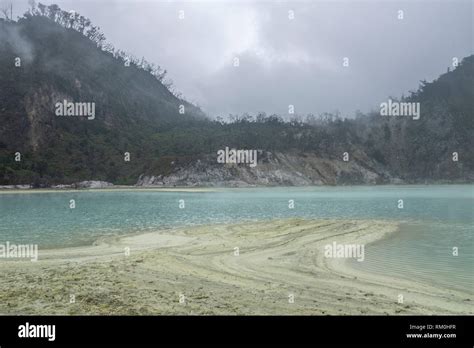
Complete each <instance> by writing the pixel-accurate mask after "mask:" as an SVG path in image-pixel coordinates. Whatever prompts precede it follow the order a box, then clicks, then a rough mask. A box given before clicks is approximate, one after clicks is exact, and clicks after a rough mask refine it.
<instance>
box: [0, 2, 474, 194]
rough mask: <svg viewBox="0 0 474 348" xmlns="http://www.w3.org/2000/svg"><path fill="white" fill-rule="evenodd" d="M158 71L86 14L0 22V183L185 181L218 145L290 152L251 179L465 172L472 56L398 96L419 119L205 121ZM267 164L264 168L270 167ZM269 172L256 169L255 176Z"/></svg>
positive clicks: (53, 12) (52, 10)
mask: <svg viewBox="0 0 474 348" xmlns="http://www.w3.org/2000/svg"><path fill="white" fill-rule="evenodd" d="M18 58H20V65H19V66H18V62H19V61H18ZM165 75H166V73H165V71H164V70H163V69H162V68H160V67H158V66H156V65H153V64H151V63H148V62H147V61H146V60H145V59H137V58H134V57H133V56H130V55H127V54H125V53H124V52H123V51H120V50H117V49H115V48H114V47H113V46H112V45H111V44H109V43H107V42H106V40H105V37H104V36H103V34H101V33H100V30H99V28H97V27H95V26H93V25H92V24H91V23H90V21H89V20H88V19H87V18H84V17H82V16H80V15H78V14H73V15H72V16H71V14H70V13H67V12H64V11H62V10H61V9H59V7H57V6H55V5H52V6H49V7H46V6H43V5H40V6H38V8H37V9H35V10H34V11H30V12H29V13H27V14H25V16H24V17H23V18H21V19H19V20H18V21H16V22H15V21H10V20H0V121H1V123H0V185H13V184H32V185H34V186H40V187H41V186H50V185H53V184H70V183H73V182H77V181H81V180H104V181H109V182H112V183H114V184H135V183H136V182H137V180H138V179H139V177H140V176H141V175H142V179H141V181H142V182H143V175H144V176H146V177H160V182H162V181H163V180H162V178H165V177H169V176H173V175H176V173H181V174H180V175H181V176H184V177H186V175H187V174H186V173H187V171H188V172H189V173H188V174H189V175H194V174H196V171H200V172H201V174H199V175H204V176H205V174H206V170H207V169H206V168H210V167H213V166H215V164H216V163H215V154H216V151H217V150H219V149H223V148H225V147H226V146H227V147H236V148H243V149H257V150H261V153H263V154H265V155H264V156H263V157H262V161H264V162H262V163H269V162H268V161H270V162H271V160H268V159H269V158H270V159H271V158H272V156H271V154H272V153H273V154H275V156H276V158H287V159H288V158H289V157H288V156H290V157H291V158H292V159H293V160H295V161H297V162H298V167H301V168H303V169H301V170H304V171H305V178H306V179H305V180H302V181H301V180H300V181H299V180H286V181H278V180H267V181H265V180H263V181H262V180H253V181H252V183H254V184H264V183H268V184H312V183H316V184H341V183H342V184H348V183H349V184H350V183H369V182H370V183H388V182H392V181H393V180H394V179H397V180H398V181H403V182H425V181H439V182H470V181H472V180H473V179H474V157H473V156H474V154H473V151H472V147H473V143H472V139H473V137H474V129H473V116H474V115H473V112H474V111H473V110H474V104H473V103H474V90H473V82H474V56H470V57H467V58H465V59H464V60H463V61H462V62H461V63H460V65H459V66H458V67H457V68H456V69H454V70H453V71H449V72H447V73H445V74H443V75H441V76H440V77H439V78H438V79H437V80H435V81H433V82H426V81H423V82H422V83H421V86H420V87H419V89H418V90H417V91H416V92H414V93H410V95H409V96H408V97H406V98H403V100H405V101H414V102H420V104H421V117H420V119H419V120H413V119H411V118H407V117H382V116H380V114H378V113H371V114H367V115H361V114H359V115H358V116H357V117H355V118H353V119H341V118H338V117H335V116H334V115H329V114H325V115H319V116H312V115H308V116H304V117H300V118H299V119H296V118H295V119H293V120H292V121H288V120H286V119H284V118H282V117H280V116H278V115H269V116H267V115H266V114H265V113H263V112H262V113H261V114H259V115H257V116H249V115H241V116H234V117H233V119H232V122H222V121H218V120H210V119H207V118H206V117H205V115H204V114H203V112H202V111H201V110H200V109H199V108H197V107H196V106H194V105H192V104H191V103H188V102H186V101H185V100H183V99H182V98H181V97H179V95H178V94H177V93H175V92H172V91H170V89H172V88H171V86H170V85H169V83H167V82H166V81H167V80H166V76H165ZM414 87H416V86H414ZM63 100H70V101H75V102H91V103H92V102H93V103H95V118H94V119H90V120H89V119H87V118H84V117H58V116H57V115H56V114H55V104H56V103H57V102H62V101H63ZM183 110H184V112H183ZM180 111H181V112H180ZM344 152H347V153H349V154H350V161H353V162H352V163H351V167H350V169H347V172H344V167H343V166H341V165H340V164H341V163H340V162H341V161H342V156H343V153H344ZM453 152H456V153H457V154H458V161H453ZM17 153H20V154H21V160H20V161H17V160H16V159H17ZM125 153H129V154H130V161H126V160H124V158H125ZM287 155H288V156H287ZM295 156H296V157H295ZM305 158H311V163H308V165H306V163H305ZM198 161H199V162H198ZM265 161H267V162H265ZM331 161H333V162H332V163H331ZM290 162H291V161H290ZM290 162H288V163H290ZM196 163H204V164H205V165H204V166H202V165H198V166H196ZM206 163H207V164H206ZM272 163H273V162H272ZM276 163H278V162H276ZM270 164H271V163H270ZM270 164H269V166H267V167H268V168H270V167H271V168H272V169H271V170H272V171H273V174H274V171H275V170H277V169H276V168H277V167H275V163H273V164H271V165H270ZM320 165H321V166H326V165H327V166H329V167H331V168H332V169H331V170H326V169H327V168H326V169H325V168H319V167H318V166H320ZM276 166H278V164H276ZM267 167H265V166H263V167H261V168H260V169H258V167H257V169H258V170H259V174H258V175H259V176H260V177H262V176H263V177H265V175H266V174H265V168H267ZM213 168H214V167H213ZM291 168H294V167H292V165H290V166H289V167H285V170H286V171H287V172H291V170H292V169H291ZM257 169H255V171H256V170H257ZM223 170H224V171H226V173H225V175H224V176H223V177H225V178H227V179H223V184H225V182H226V181H229V180H234V181H243V182H245V181H247V182H248V181H249V180H246V179H245V178H242V177H239V176H241V175H242V173H240V172H239V171H234V172H232V170H228V169H223ZM248 170H250V174H251V175H254V174H255V173H253V174H252V169H248ZM269 170H270V169H269ZM295 171H296V169H295ZM318 171H321V172H320V173H319V174H318V173H317V172H318ZM357 171H359V173H357ZM322 172H324V175H323V174H322ZM362 172H363V173H362ZM368 172H370V173H374V175H369V176H367V173H368ZM193 173H194V174H193ZM239 173H240V174H239ZM312 173H313V174H314V175H313V174H312ZM273 174H272V175H273ZM246 175H247V174H246ZM331 176H334V178H331ZM368 177H370V178H372V179H370V180H368V179H367V178H368ZM351 178H352V179H351ZM374 178H375V179H374ZM164 181H166V180H164ZM148 183H153V180H151V181H150V180H148ZM173 183H174V184H176V183H177V184H186V180H181V181H179V180H178V181H173ZM193 184H200V182H199V180H198V181H194V182H193ZM204 184H207V183H204Z"/></svg>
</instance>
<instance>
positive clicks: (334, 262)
mask: <svg viewBox="0 0 474 348" xmlns="http://www.w3.org/2000/svg"><path fill="white" fill-rule="evenodd" d="M397 229H398V226H397V224H396V223H395V222H389V221H375V220H370V221H369V220H302V219H286V220H273V221H263V222H248V223H239V224H235V225H223V224H219V225H208V226H199V227H188V228H178V229H172V230H163V231H157V232H153V233H146V234H139V235H131V236H130V235H129V236H124V237H115V238H107V239H102V240H99V241H97V243H96V244H95V245H94V246H89V247H78V248H67V249H55V250H41V249H40V251H39V261H37V262H30V261H13V260H5V259H3V260H0V314H44V315H46V314H131V315H136V314H139V315H140V314H141V315H148V314H153V315H155V314H156V315H160V314H196V315H201V314H204V315H216V314H220V315H250V314H257V315H264V314H272V315H279V314H283V315H284V314H289V315H296V314H301V315H328V314H329V315H340V314H473V313H474V306H473V304H472V303H473V298H472V294H467V293H462V292H458V291H454V290H448V289H442V288H438V287H434V286H432V285H430V284H424V283H418V282H415V281H409V280H401V279H394V278H392V277H390V275H389V274H387V275H386V276H380V275H375V274H369V273H365V272H364V273H363V272H361V271H355V270H354V269H352V268H351V267H349V266H348V265H347V262H346V261H345V260H344V259H337V258H326V257H325V256H324V246H325V245H327V244H330V243H332V242H334V241H335V242H337V243H340V244H342V243H358V244H364V245H365V248H366V249H367V248H370V247H371V243H372V242H374V241H376V240H378V239H380V238H383V237H384V236H385V235H387V234H390V233H396V231H397ZM236 247H237V248H239V249H238V255H236V249H235V248H236ZM128 251H129V254H128ZM400 294H402V295H403V297H404V301H403V303H402V304H399V303H398V302H397V299H398V296H399V295H400ZM71 295H74V299H75V301H74V303H70V302H71V301H70V300H71V298H72V297H71ZM293 298H294V301H291V300H290V299H293ZM180 300H181V301H180Z"/></svg>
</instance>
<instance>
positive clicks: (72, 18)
mask: <svg viewBox="0 0 474 348" xmlns="http://www.w3.org/2000/svg"><path fill="white" fill-rule="evenodd" d="M32 16H42V17H45V18H49V19H50V20H52V21H54V22H55V23H57V24H59V25H61V26H62V27H64V28H66V29H73V30H75V31H77V32H78V33H80V34H82V35H84V36H85V37H86V38H88V39H89V40H91V41H92V42H94V43H95V44H96V45H97V47H98V48H100V49H101V50H102V51H104V52H108V53H110V54H111V55H112V56H113V57H114V58H115V59H117V60H119V61H120V62H121V63H123V64H124V65H133V66H135V67H136V68H139V69H142V70H144V71H146V72H148V73H149V74H150V75H152V76H154V77H155V78H156V79H157V80H158V81H160V82H164V80H165V76H166V70H164V69H162V68H161V67H160V66H159V65H156V64H155V63H150V62H148V61H147V60H146V59H145V58H144V57H142V58H141V59H139V58H137V57H135V56H134V55H133V54H130V53H126V52H125V51H123V50H120V49H116V48H115V47H114V45H113V44H111V43H110V42H107V40H106V38H105V35H104V34H103V33H102V32H101V31H100V27H98V26H94V25H93V24H92V22H91V20H90V19H89V18H87V17H84V16H82V15H81V14H79V13H77V12H75V11H64V10H62V9H61V8H60V7H59V6H58V5H56V4H52V5H49V6H46V5H43V4H42V3H38V4H37V5H36V3H35V2H34V1H33V2H32V4H31V8H30V10H29V11H28V12H26V13H25V14H24V18H29V17H32ZM165 84H166V85H167V87H168V88H169V89H170V88H171V82H165Z"/></svg>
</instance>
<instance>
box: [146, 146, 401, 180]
mask: <svg viewBox="0 0 474 348" xmlns="http://www.w3.org/2000/svg"><path fill="white" fill-rule="evenodd" d="M398 182H400V180H399V179H397V178H393V177H391V176H390V175H389V174H388V173H387V172H386V171H385V170H384V169H383V168H381V167H380V165H378V164H377V163H376V162H374V161H371V160H370V159H369V158H367V157H366V156H365V155H363V154H361V153H356V154H353V155H352V158H351V156H350V157H349V160H348V161H343V160H342V157H341V159H324V158H320V157H318V156H316V155H315V154H298V153H280V152H277V153H271V152H261V153H260V154H259V158H258V164H257V166H255V167H253V168H252V167H250V166H248V165H246V164H221V163H217V161H216V157H213V156H204V157H201V158H199V159H196V160H194V161H190V162H188V163H187V164H185V165H182V166H175V168H174V170H173V171H172V173H170V174H168V175H158V176H153V175H141V176H140V178H139V179H138V182H137V186H218V187H245V186H276V185H283V186H306V185H350V184H383V183H398Z"/></svg>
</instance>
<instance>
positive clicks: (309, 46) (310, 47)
mask: <svg viewBox="0 0 474 348" xmlns="http://www.w3.org/2000/svg"><path fill="white" fill-rule="evenodd" d="M42 2H43V3H45V4H51V3H57V4H58V5H59V6H60V7H61V8H63V9H64V10H75V11H77V12H79V13H80V14H82V15H84V16H86V17H89V18H90V19H91V20H92V21H93V23H94V24H95V25H97V26H100V27H101V29H102V32H104V34H105V35H106V37H107V40H108V41H109V42H111V43H112V44H114V45H115V47H117V48H120V49H123V50H125V51H127V52H131V53H133V54H134V55H135V56H137V57H141V56H145V58H147V60H148V61H150V62H154V63H157V64H159V65H160V66H162V67H163V68H165V69H167V70H168V76H169V78H171V79H172V80H173V81H174V84H175V86H176V88H177V90H179V91H181V92H182V93H183V95H184V96H185V97H186V98H187V99H188V100H190V101H192V102H195V103H198V104H199V106H201V108H202V109H203V110H204V111H205V112H206V113H207V114H208V115H211V116H217V115H220V116H225V115H228V114H229V113H234V114H235V113H239V114H240V113H244V112H249V113H256V112H259V111H265V112H267V114H270V113H278V114H282V115H287V114H288V105H290V104H292V105H294V107H295V112H296V113H298V114H308V113H314V114H318V113H321V112H325V111H328V112H332V111H335V110H339V111H340V112H341V113H342V114H343V115H345V116H350V117H351V116H353V114H354V112H355V111H356V110H357V109H359V110H361V111H363V112H365V111H369V110H370V109H375V108H378V105H379V104H380V103H381V102H383V101H386V100H387V99H388V97H389V96H395V97H398V96H401V95H402V94H403V93H405V94H407V92H408V91H410V90H415V89H416V88H417V87H418V85H419V81H420V80H423V79H426V80H428V81H431V80H433V79H434V78H436V77H437V76H438V75H439V74H441V73H444V72H446V70H447V68H448V66H451V64H452V59H453V57H459V58H462V57H465V56H468V55H470V54H472V52H473V27H472V19H473V5H472V1H471V0H466V1H465V0H449V1H427V0H425V1H423V0H418V1H416V0H412V1H409V2H406V1H374V0H373V1H347V0H344V1H238V2H237V1H224V0H221V1H186V2H172V1H151V0H149V1H143V0H142V1H132V0H105V1H104V0H101V1H92V0H57V1H49V0H43V1H42ZM14 6H15V7H14V14H15V15H19V14H20V13H22V12H24V10H26V8H27V0H15V1H14ZM180 10H182V11H184V19H180V18H179V15H180ZM399 10H402V11H403V19H399V18H398V17H399V16H400V12H399ZM289 11H293V13H294V19H290V18H289V14H290V13H289ZM236 57H237V58H239V66H238V67H234V58H236ZM345 57H347V58H349V66H348V67H344V66H343V60H344V58H345Z"/></svg>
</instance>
